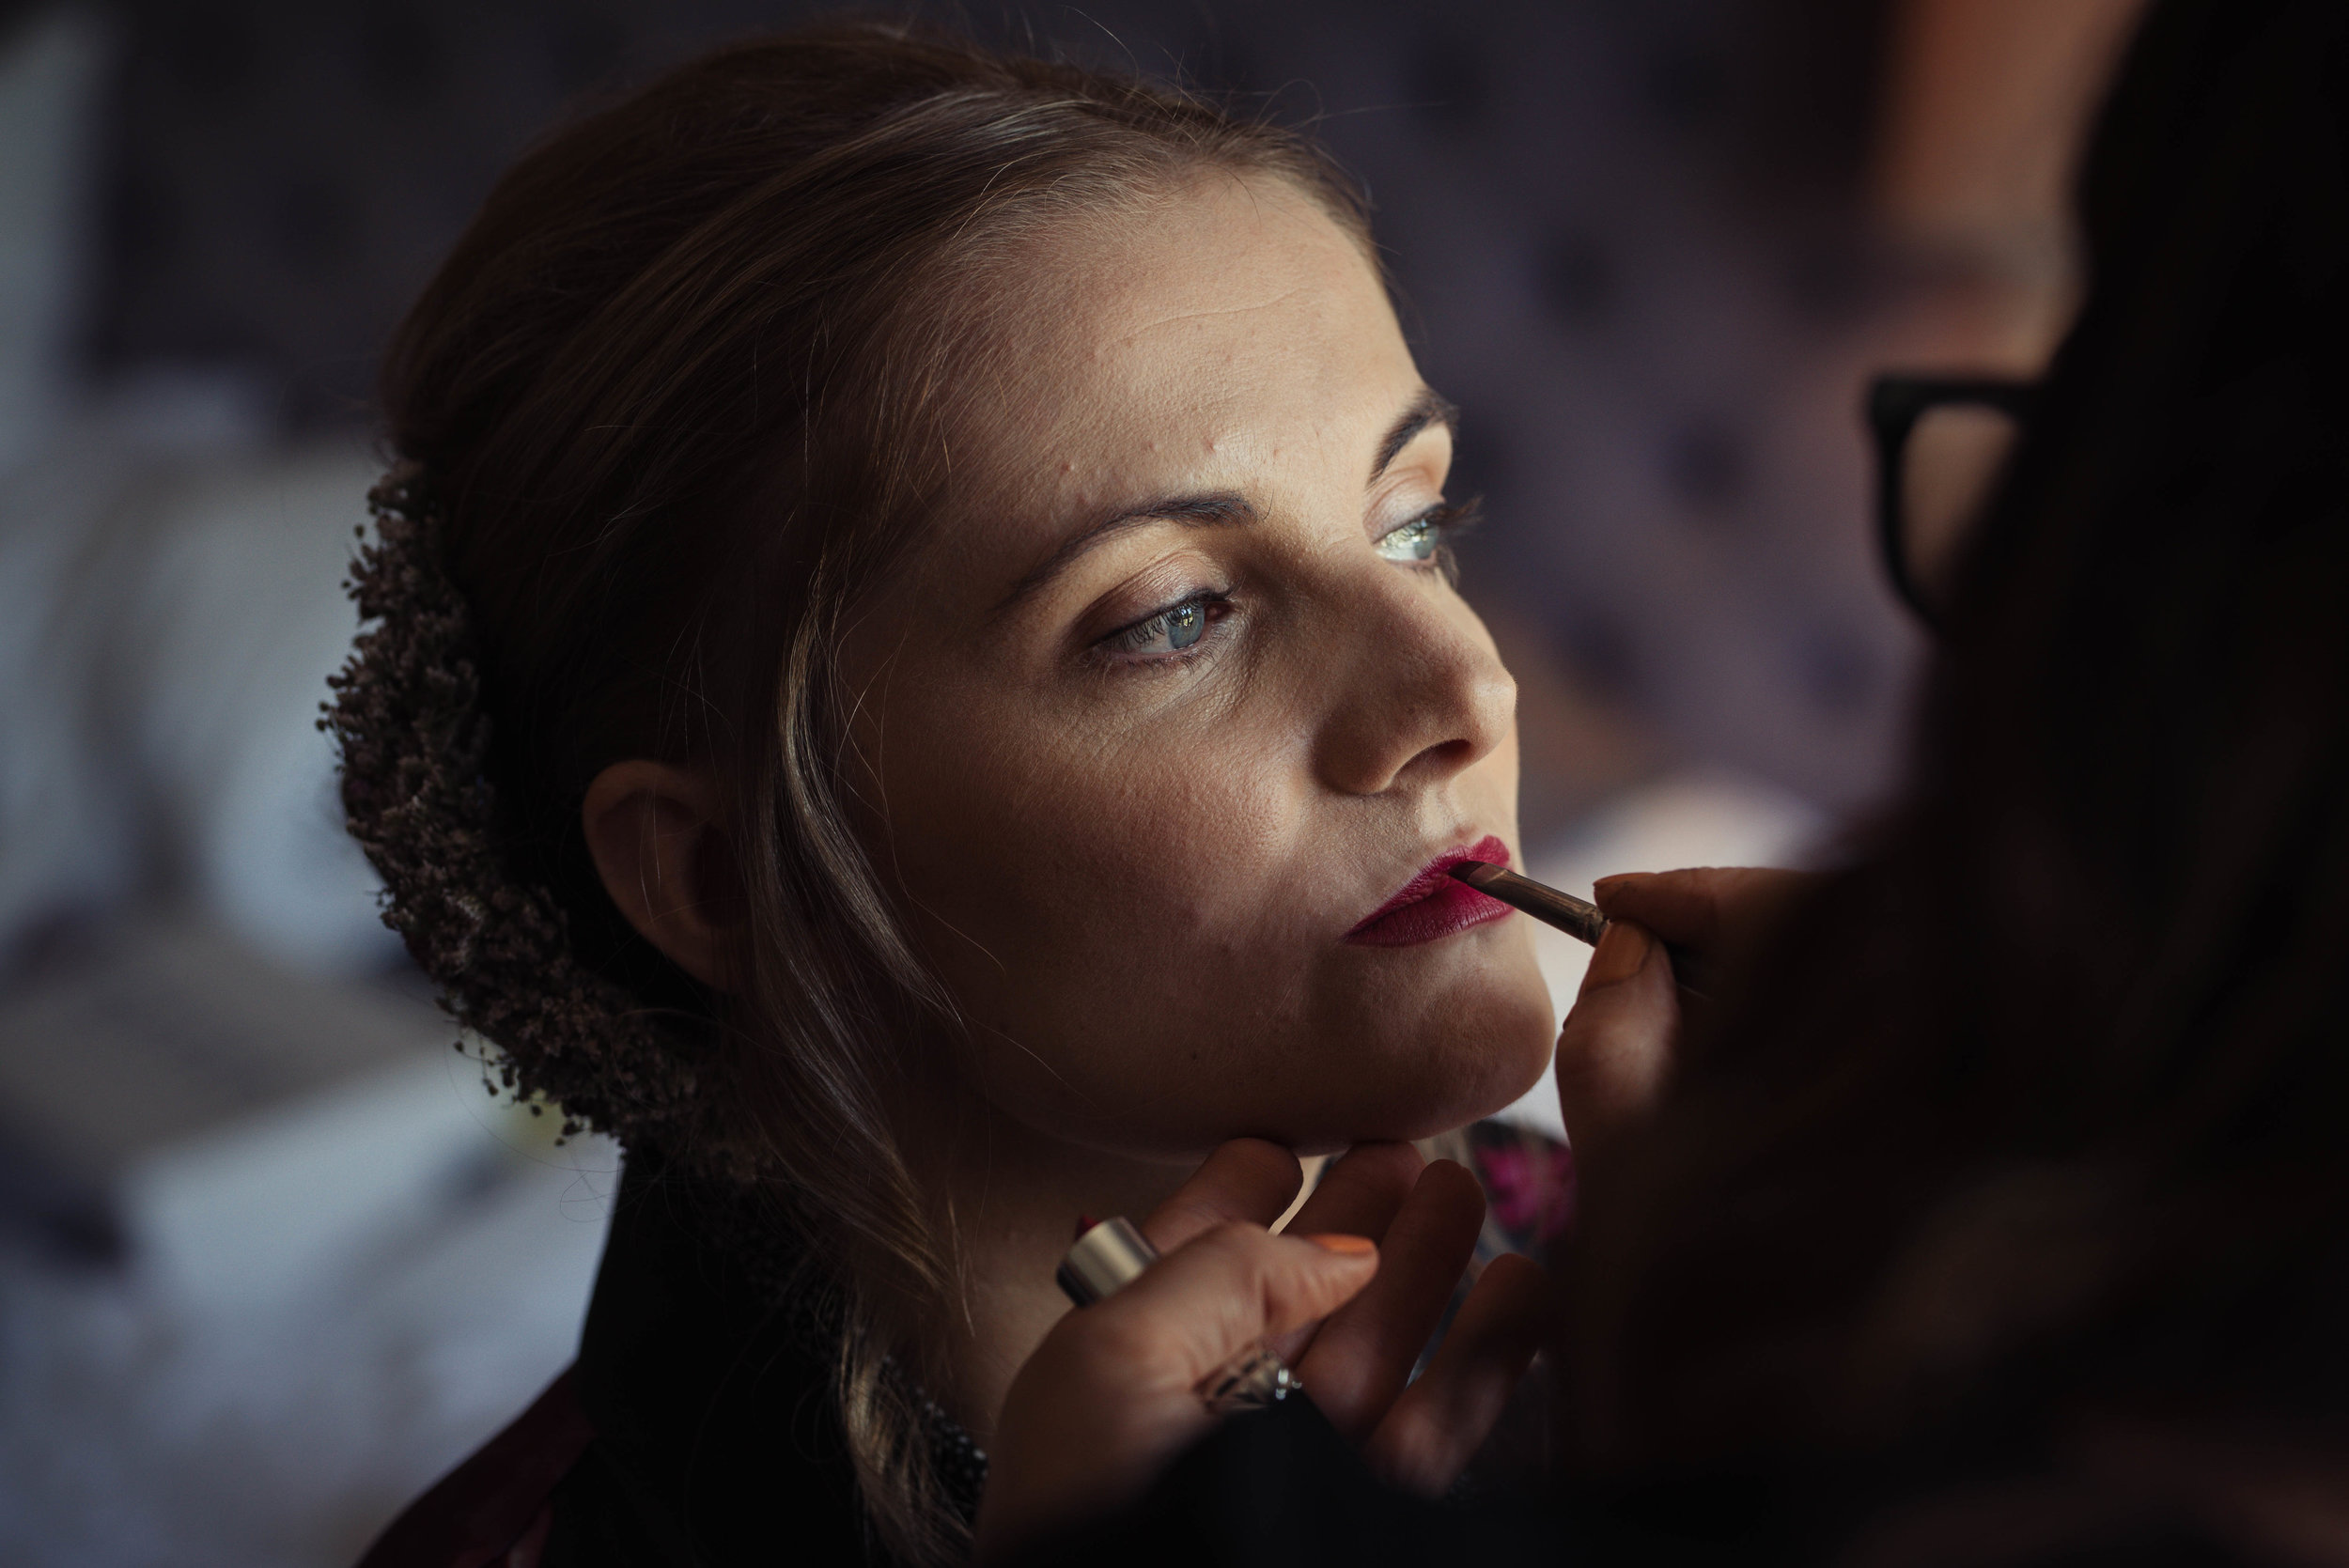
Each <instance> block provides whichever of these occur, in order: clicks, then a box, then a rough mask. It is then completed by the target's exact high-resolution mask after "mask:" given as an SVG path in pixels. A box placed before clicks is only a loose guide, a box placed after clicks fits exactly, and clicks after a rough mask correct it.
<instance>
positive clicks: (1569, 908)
mask: <svg viewBox="0 0 2349 1568" xmlns="http://www.w3.org/2000/svg"><path fill="white" fill-rule="evenodd" d="M1444 869H1445V870H1447V871H1449V872H1451V874H1452V875H1453V876H1454V877H1457V878H1459V879H1460V880H1461V881H1463V882H1466V883H1467V884H1468V885H1469V886H1470V887H1472V888H1474V889H1475V890H1476V891H1477V892H1478V893H1483V894H1485V895H1486V897H1488V898H1498V899H1500V900H1501V902H1502V903H1503V904H1506V905H1508V906H1509V907H1510V908H1513V909H1517V910H1520V911H1522V912H1523V913H1525V914H1529V915H1532V917H1533V918H1534V919H1535V920H1538V921H1540V922H1541V923H1542V924H1544V925H1551V926H1555V927H1557V928H1558V929H1559V930H1561V931H1563V932H1564V933H1565V934H1566V935H1567V936H1569V937H1572V938H1574V939H1576V940H1577V941H1583V942H1588V943H1590V944H1591V945H1592V946H1593V947H1596V946H1597V945H1598V939H1599V938H1601V937H1603V936H1605V935H1606V934H1607V916H1606V914H1605V912H1604V911H1602V910H1601V909H1600V908H1599V907H1598V906H1597V905H1595V904H1594V903H1592V902H1591V901H1590V900H1589V899H1587V898H1577V897H1575V896H1574V894H1572V893H1560V892H1559V891H1558V890H1557V889H1556V888H1553V887H1551V886H1550V885H1549V884H1548V883H1547V882H1536V881H1535V880H1533V878H1532V877H1520V876H1518V875H1517V873H1516V872H1514V871H1507V870H1504V869H1502V868H1501V867H1500V866H1497V865H1494V864H1493V863H1492V862H1489V861H1460V862H1455V864H1453V865H1449V866H1447V867H1445V868H1444ZM1664 952H1665V954H1666V955H1668V956H1670V957H1671V959H1672V979H1673V980H1674V981H1676V982H1677V983H1678V984H1679V986H1680V988H1681V990H1682V991H1684V992H1686V993H1687V994H1688V995H1689V996H1692V997H1695V998H1698V999H1699V1000H1707V994H1708V988H1709V979H1710V977H1709V976H1707V975H1706V974H1705V972H1704V965H1703V961H1702V960H1700V959H1699V958H1698V957H1697V955H1695V954H1693V953H1691V952H1689V951H1688V949H1687V948H1685V947H1675V946H1673V945H1672V943H1671V942H1666V943H1665V944H1664Z"/></svg>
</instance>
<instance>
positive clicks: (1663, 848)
mask: <svg viewBox="0 0 2349 1568" xmlns="http://www.w3.org/2000/svg"><path fill="white" fill-rule="evenodd" d="M1827 831H1828V824H1827V819H1826V818H1825V817H1824V816H1823V815H1821V814H1820V813H1819V812H1818V810H1817V809H1816V808H1814V807H1812V806H1811V805H1810V804H1808V803H1807V802H1805V801H1803V800H1800V799H1799V798H1797V797H1796V796H1794V795H1790V794H1788V793H1787V792H1785V791H1784V790H1781V789H1778V788H1775V787H1773V786H1771V785H1769V784H1762V783H1759V782H1757V781H1755V780H1751V779H1746V778H1740V777H1736V776H1734V775H1729V774H1719V773H1694V772H1691V773H1674V774H1669V775H1667V776H1665V777H1664V778H1661V779H1658V780H1657V781H1656V782H1654V783H1652V784H1643V785H1641V786H1640V787H1639V788H1636V789H1632V790H1629V791H1626V793H1625V794H1623V795H1622V796H1620V797H1619V798H1617V799H1616V800H1614V802H1613V803H1611V804H1610V805H1609V806H1607V807H1605V808H1603V809H1602V810H1600V811H1597V812H1595V813H1594V814H1593V815H1591V816H1590V817H1589V818H1588V819H1586V820H1585V821H1584V822H1583V823H1581V824H1580V825H1579V827H1578V828H1577V829H1576V830H1575V831H1574V832H1573V833H1571V834H1570V835H1569V836H1567V837H1566V838H1564V839H1563V840H1561V841H1559V842H1558V843H1555V844H1551V845H1548V846H1543V847H1541V848H1538V849H1529V850H1528V851H1527V854H1526V865H1525V873H1526V875H1527V876H1529V877H1533V878H1535V879H1536V880H1538V881H1543V882H1547V883H1548V884H1549V885H1550V886H1551V887H1553V888H1557V889H1559V890H1561V891H1562V892H1564V893H1573V894H1574V895H1575V896H1576V897H1578V898H1588V897H1590V896H1591V884H1592V883H1594V882H1595V881H1597V880H1598V878H1600V877H1612V876H1614V875H1616V874H1617V873H1619V872H1626V871H1677V870H1680V869H1681V868H1683V867H1686V866H1699V865H1768V866H1797V865H1802V864H1805V863H1808V861H1809V858H1810V857H1811V855H1812V854H1813V853H1814V852H1815V851H1816V850H1817V849H1818V847H1819V846H1820V841H1821V839H1822V837H1823V836H1824V835H1825V833H1826V832H1827ZM1527 924H1530V925H1532V927H1533V955H1534V957H1535V958H1536V959H1537V960H1539V962H1540V964H1541V966H1542V978H1543V979H1544V980H1545V981H1547V982H1548V984H1549V1001H1550V1006H1551V1009H1552V1011H1554V1012H1555V1013H1556V1015H1557V1017H1558V1022H1559V1023H1560V1024H1561V1025H1563V1023H1564V1022H1565V1018H1566V1014H1567V1012H1568V1011H1569V1010H1570V1009H1572V1007H1573V1006H1574V996H1575V992H1577V991H1578V990H1579V989H1580V988H1581V986H1582V971H1583V970H1586V969H1588V968H1590V964H1591V950H1590V949H1589V948H1588V947H1585V946H1584V945H1583V944H1582V943H1580V942H1579V941H1577V940H1575V939H1573V938H1572V937H1569V936H1567V935H1566V934H1565V933H1564V932H1563V931H1553V930H1551V929H1550V928H1549V927H1548V926H1547V925H1544V924H1541V923H1540V922H1538V921H1528V922H1527ZM1500 1119H1501V1120H1502V1121H1504V1122H1512V1123H1515V1124H1516V1125H1517V1126H1523V1127H1530V1128H1532V1130H1534V1131H1536V1132H1540V1133H1544V1134H1547V1135H1548V1136H1549V1137H1551V1138H1555V1139H1557V1140H1559V1141H1562V1142H1563V1141H1564V1139H1565V1136H1566V1126H1565V1122H1564V1120H1563V1118H1562V1117H1561V1116H1560V1115H1559V1113H1558V1091H1557V1088H1556V1086H1555V1085H1554V1084H1553V1083H1552V1082H1551V1080H1550V1077H1549V1075H1548V1073H1544V1074H1543V1075H1542V1078H1541V1081H1540V1082H1538V1083H1536V1084H1534V1085H1533V1087H1532V1088H1531V1089H1529V1090H1527V1091H1526V1092H1525V1094H1523V1095H1522V1096H1521V1097H1520V1098H1519V1099H1518V1100H1517V1103H1516V1104H1515V1105H1512V1106H1510V1107H1509V1108H1508V1109H1507V1110H1502V1111H1501V1115H1500Z"/></svg>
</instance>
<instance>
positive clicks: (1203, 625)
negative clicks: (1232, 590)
mask: <svg viewBox="0 0 2349 1568" xmlns="http://www.w3.org/2000/svg"><path fill="white" fill-rule="evenodd" d="M1212 603H1213V601H1212V600H1209V599H1205V598H1193V599H1185V600H1184V601H1183V602H1182V603H1180V604H1173V605H1169V606H1167V608H1165V609H1164V610H1161V611H1159V613H1157V614H1155V615H1153V616H1151V617H1150V618H1149V619H1148V620H1146V621H1137V622H1135V623H1134V624H1133V625H1132V626H1129V627H1128V628H1127V629H1125V630H1123V631H1116V632H1112V633H1111V634H1110V635H1109V637H1108V638H1107V639H1106V642H1107V644H1108V645H1109V647H1110V648H1111V649H1112V650H1113V651H1114V652H1117V653H1145V654H1146V653H1180V652H1182V651H1183V650H1184V649H1185V648H1188V647H1190V646H1191V645H1192V644H1195V643H1197V642H1198V641H1199V639H1200V638H1201V637H1203V636H1205V635H1206V630H1207V620H1208V614H1207V612H1208V609H1209V608H1210V606H1211V604H1212Z"/></svg>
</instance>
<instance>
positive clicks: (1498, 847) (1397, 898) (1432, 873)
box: [1346, 833, 1509, 937]
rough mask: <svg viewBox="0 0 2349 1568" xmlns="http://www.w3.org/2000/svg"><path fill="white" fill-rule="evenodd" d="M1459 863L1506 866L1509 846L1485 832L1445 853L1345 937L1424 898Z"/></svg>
mask: <svg viewBox="0 0 2349 1568" xmlns="http://www.w3.org/2000/svg"><path fill="white" fill-rule="evenodd" d="M1462 861H1484V862H1487V863H1488V864H1492V865H1501V866H1505V865H1507V864H1508V863H1509V846H1507V845H1505V844H1503V843H1501V840H1500V839H1499V838H1497V837H1495V836H1494V835H1492V834H1490V833H1487V834H1486V835H1485V836H1484V837H1483V838H1482V839H1479V840H1478V841H1476V842H1475V843H1473V844H1468V845H1463V846H1460V847H1459V848H1457V849H1447V850H1445V851H1444V852H1443V853H1442V854H1440V855H1438V856H1437V857H1436V858H1435V859H1434V860H1432V861H1429V862H1427V863H1426V864H1425V865H1423V866H1422V867H1421V868H1420V869H1419V871H1418V873H1417V874H1416V875H1414V876H1413V877H1411V879H1410V880H1409V881H1408V882H1406V883H1404V884H1403V885H1402V886H1401V887H1400V888H1397V889H1396V890H1395V892H1394V896H1393V897H1392V898H1390V899H1388V900H1387V901H1386V902H1385V903H1384V904H1381V905H1379V906H1378V908H1375V909H1373V910H1371V911H1370V913H1368V914H1366V915H1364V916H1363V917H1362V918H1361V920H1359V921H1357V922H1355V923H1354V929H1353V930H1352V931H1348V932H1347V933H1346V935H1347V936H1349V937H1350V936H1352V935H1354V932H1355V931H1360V930H1361V929H1363V928H1364V927H1365V926H1371V925H1376V924H1378V923H1379V922H1380V921H1382V920H1384V919H1386V918H1387V917H1388V916H1389V915H1391V914H1392V913H1394V912H1395V910H1397V909H1400V908H1405V907H1407V906H1408V905H1412V904H1416V903H1418V902H1419V901H1420V900H1421V899H1423V898H1425V897H1426V896H1427V895H1428V894H1429V893H1434V892H1435V891H1436V890H1437V889H1438V888H1439V887H1441V886H1443V885H1444V884H1445V883H1447V882H1449V881H1450V880H1451V877H1450V876H1449V875H1447V874H1448V873H1449V872H1450V871H1451V870H1452V868H1453V867H1454V866H1455V865H1458V864H1459V863H1460V862H1462Z"/></svg>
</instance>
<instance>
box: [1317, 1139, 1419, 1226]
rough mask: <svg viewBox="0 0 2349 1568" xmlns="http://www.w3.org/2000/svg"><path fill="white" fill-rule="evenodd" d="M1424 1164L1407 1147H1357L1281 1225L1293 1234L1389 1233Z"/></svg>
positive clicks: (1325, 1173) (1322, 1179)
mask: <svg viewBox="0 0 2349 1568" xmlns="http://www.w3.org/2000/svg"><path fill="white" fill-rule="evenodd" d="M1426 1164H1427V1162H1426V1161H1425V1160H1423V1159H1422V1158H1421V1157H1420V1153H1419V1151H1418V1150H1417V1149H1414V1148H1413V1147H1411V1145H1409V1144H1408V1143H1357V1144H1355V1145H1354V1147H1352V1148H1351V1149H1348V1150H1347V1151H1346V1155H1345V1157H1343V1158H1340V1159H1338V1160H1336V1161H1335V1162H1333V1163H1332V1164H1331V1165H1330V1169H1329V1170H1328V1171H1327V1172H1324V1173H1323V1175H1322V1178H1321V1185H1320V1186H1318V1187H1316V1188H1314V1192H1313V1196H1312V1197H1310V1198H1308V1199H1306V1200H1305V1204H1304V1206H1303V1207H1302V1208H1300V1209H1299V1210H1298V1211H1297V1217H1296V1218H1295V1219H1291V1220H1290V1221H1289V1222H1288V1224H1287V1225H1286V1226H1285V1227H1284V1228H1285V1229H1286V1230H1287V1231H1288V1233H1289V1234H1291V1235H1313V1234H1316V1233H1320V1234H1343V1235H1359V1236H1368V1237H1369V1238H1370V1239H1371V1240H1373V1241H1377V1240H1378V1239H1379V1238H1380V1237H1381V1236H1384V1235H1385V1234H1387V1226H1388V1225H1389V1224H1390V1223H1392V1220H1393V1219H1394V1216H1395V1212H1396V1211H1397V1210H1398V1209H1400V1208H1402V1206H1403V1204H1404V1201H1405V1200H1406V1199H1408V1198H1409V1197H1410V1195H1411V1188H1413V1187H1414V1186H1415V1185H1417V1183H1418V1181H1419V1173H1420V1172H1421V1171H1423V1170H1424V1169H1425V1168H1426Z"/></svg>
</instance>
